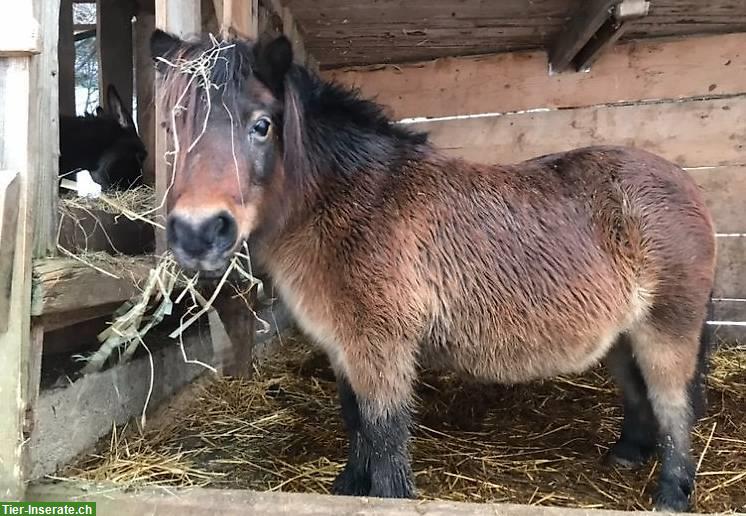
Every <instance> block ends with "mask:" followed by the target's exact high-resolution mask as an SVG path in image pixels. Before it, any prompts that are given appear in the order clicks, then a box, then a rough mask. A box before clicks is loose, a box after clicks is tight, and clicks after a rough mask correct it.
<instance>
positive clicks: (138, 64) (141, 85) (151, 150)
mask: <svg viewBox="0 0 746 516" xmlns="http://www.w3.org/2000/svg"><path fill="white" fill-rule="evenodd" d="M154 29H155V14H154V13H150V12H147V11H146V10H144V9H141V10H139V11H138V12H137V20H136V21H135V86H136V88H135V89H136V94H137V131H138V133H139V134H140V139H141V140H142V142H143V143H144V144H145V149H147V151H148V155H147V157H146V158H145V162H144V163H143V166H142V173H143V180H144V181H145V183H146V184H148V185H151V186H154V185H155V100H154V98H153V94H154V91H155V90H154V88H155V86H154V82H155V67H154V66H153V58H152V56H151V55H150V35H151V34H153V30H154Z"/></svg>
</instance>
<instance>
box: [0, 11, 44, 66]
mask: <svg viewBox="0 0 746 516" xmlns="http://www.w3.org/2000/svg"><path fill="white" fill-rule="evenodd" d="M26 1H30V0H26ZM41 49H42V44H41V27H40V26H39V22H38V21H37V20H36V18H35V17H34V15H33V13H28V14H27V15H22V14H20V13H19V12H18V10H16V11H14V12H13V16H1V17H0V57H24V56H30V55H34V54H38V53H40V52H41Z"/></svg>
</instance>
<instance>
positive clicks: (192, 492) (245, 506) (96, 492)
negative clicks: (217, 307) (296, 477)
mask: <svg viewBox="0 0 746 516" xmlns="http://www.w3.org/2000/svg"><path fill="white" fill-rule="evenodd" d="M28 499H29V500H31V501H56V500H86V501H89V500H90V501H95V502H96V509H97V510H98V511H99V514H117V515H121V516H134V515H138V516H139V515H141V514H158V515H159V516H197V515H204V514H220V515H224V516H229V515H230V516H238V515H245V514H255V515H272V516H312V515H313V516H317V515H321V514H350V515H351V514H365V515H369V516H467V515H469V516H488V515H489V516H495V515H500V516H597V515H603V516H629V514H630V513H629V512H627V511H614V510H606V511H599V510H598V509H571V508H565V507H542V506H537V505H519V504H506V503H465V502H449V501H434V500H402V499H392V498H375V497H370V498H368V497H359V496H332V495H322V494H311V493H282V492H260V491H252V490H235V489H233V490H232V489H207V488H198V487H197V488H190V489H169V490H165V489H126V488H123V487H117V486H116V485H113V484H100V485H92V484H86V483H82V482H78V483H76V482H63V483H59V484H36V485H32V486H30V489H29V495H28ZM635 514H637V513H635ZM639 514H640V515H641V516H647V515H650V516H652V515H657V514H658V513H657V512H651V511H640V512H639ZM670 514H671V516H676V514H677V513H670ZM681 516H683V514H682V515H681Z"/></svg>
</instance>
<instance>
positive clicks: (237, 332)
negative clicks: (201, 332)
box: [210, 286, 256, 378]
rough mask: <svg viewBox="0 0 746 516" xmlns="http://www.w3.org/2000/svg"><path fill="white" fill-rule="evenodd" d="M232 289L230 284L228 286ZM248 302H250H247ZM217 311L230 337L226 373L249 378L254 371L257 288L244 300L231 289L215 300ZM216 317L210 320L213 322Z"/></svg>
mask: <svg viewBox="0 0 746 516" xmlns="http://www.w3.org/2000/svg"><path fill="white" fill-rule="evenodd" d="M226 288H227V289H228V290H230V286H226ZM247 303H248V304H247ZM214 306H215V311H216V312H217V314H218V316H219V317H220V321H221V322H222V323H223V327H224V328H225V332H226V334H227V335H228V338H229V339H230V348H231V351H232V353H231V355H232V356H230V357H228V360H227V363H226V364H225V368H224V372H225V374H228V375H231V376H235V377H240V378H249V377H250V376H251V375H252V372H253V367H252V366H253V364H252V361H253V357H254V333H255V318H254V314H253V313H252V310H254V307H255V306H256V289H252V291H251V293H250V298H249V299H248V300H244V299H243V298H242V297H240V296H233V295H232V293H231V292H230V291H228V292H225V293H223V294H222V295H220V296H218V298H217V299H216V300H215V305H214ZM213 321H214V319H213V320H211V321H210V323H213Z"/></svg>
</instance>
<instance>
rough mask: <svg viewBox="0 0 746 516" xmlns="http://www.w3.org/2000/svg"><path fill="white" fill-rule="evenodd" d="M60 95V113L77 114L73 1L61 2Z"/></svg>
mask: <svg viewBox="0 0 746 516" xmlns="http://www.w3.org/2000/svg"><path fill="white" fill-rule="evenodd" d="M58 56H59V59H58V60H59V67H60V73H59V97H60V114H61V115H67V116H73V115H75V41H74V34H73V2H72V0H62V1H61V2H60V37H59V46H58Z"/></svg>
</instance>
